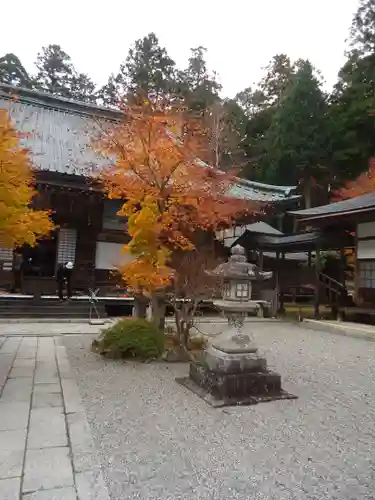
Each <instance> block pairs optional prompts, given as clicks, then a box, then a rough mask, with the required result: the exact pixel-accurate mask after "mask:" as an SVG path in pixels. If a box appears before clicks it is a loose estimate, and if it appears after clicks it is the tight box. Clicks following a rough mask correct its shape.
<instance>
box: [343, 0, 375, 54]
mask: <svg viewBox="0 0 375 500" xmlns="http://www.w3.org/2000/svg"><path fill="white" fill-rule="evenodd" d="M349 43H350V49H351V51H352V52H353V51H354V52H358V53H359V54H361V55H362V56H366V55H371V54H374V53H375V0H360V1H359V7H358V10H357V12H356V13H355V15H354V18H353V21H352V26H351V29H350V36H349Z"/></svg>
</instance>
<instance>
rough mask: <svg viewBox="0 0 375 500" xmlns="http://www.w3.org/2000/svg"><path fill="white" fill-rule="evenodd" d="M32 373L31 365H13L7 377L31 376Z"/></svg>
mask: <svg viewBox="0 0 375 500" xmlns="http://www.w3.org/2000/svg"><path fill="white" fill-rule="evenodd" d="M26 361H28V360H26ZM33 374H34V367H33V366H20V367H15V366H13V368H12V369H11V371H10V372H9V378H21V377H32V376H33Z"/></svg>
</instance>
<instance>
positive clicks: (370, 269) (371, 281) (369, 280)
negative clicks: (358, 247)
mask: <svg viewBox="0 0 375 500" xmlns="http://www.w3.org/2000/svg"><path fill="white" fill-rule="evenodd" d="M358 268H359V287H360V288H375V260H366V261H358Z"/></svg>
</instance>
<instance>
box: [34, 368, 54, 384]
mask: <svg viewBox="0 0 375 500" xmlns="http://www.w3.org/2000/svg"><path fill="white" fill-rule="evenodd" d="M58 382H59V377H58V375H57V371H55V372H44V371H43V372H35V379H34V383H35V384H57V383H58Z"/></svg>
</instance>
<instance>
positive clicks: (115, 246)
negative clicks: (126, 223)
mask: <svg viewBox="0 0 375 500" xmlns="http://www.w3.org/2000/svg"><path fill="white" fill-rule="evenodd" d="M123 248H124V244H123V243H112V242H108V241H97V242H96V257H95V267H96V269H107V270H113V269H117V268H118V266H120V265H123V264H126V262H130V261H131V260H133V259H134V258H135V257H134V256H132V255H129V254H127V253H125V252H124V251H123Z"/></svg>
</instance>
